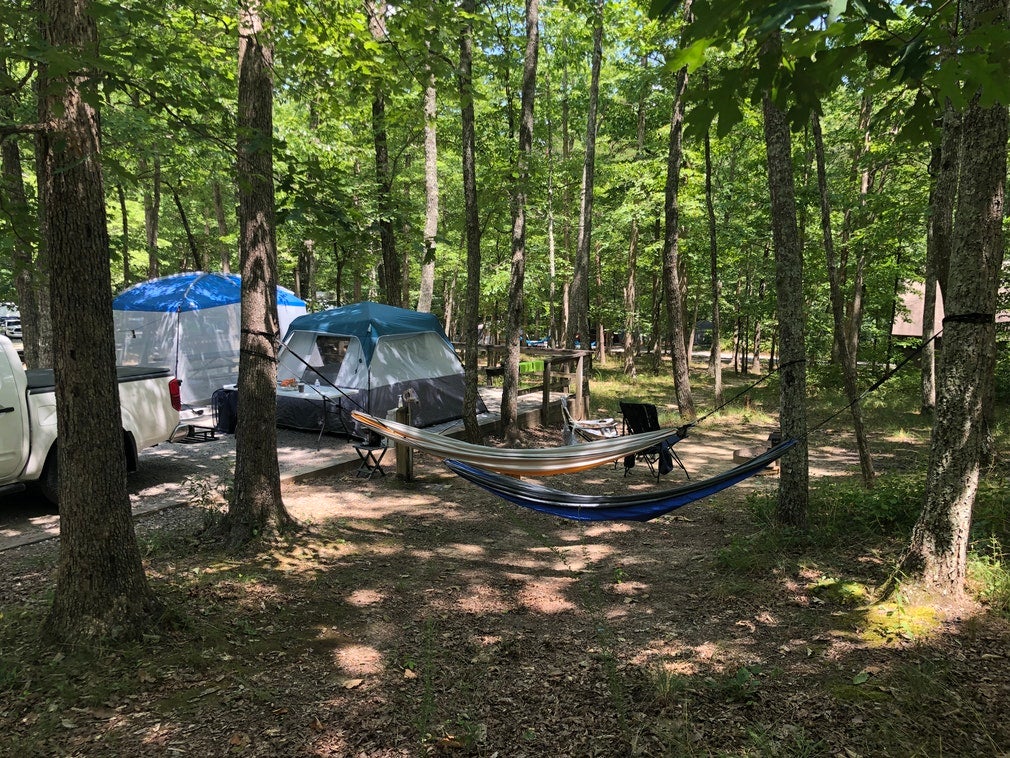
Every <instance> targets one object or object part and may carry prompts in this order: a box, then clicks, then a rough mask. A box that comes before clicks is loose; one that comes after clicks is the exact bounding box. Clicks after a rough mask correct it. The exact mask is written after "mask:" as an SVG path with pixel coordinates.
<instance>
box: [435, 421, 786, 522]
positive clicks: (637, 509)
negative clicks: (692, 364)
mask: <svg viewBox="0 0 1010 758" xmlns="http://www.w3.org/2000/svg"><path fill="white" fill-rule="evenodd" d="M796 442H797V441H796V440H793V439H791V440H786V441H785V442H781V443H779V444H778V445H775V446H774V447H773V448H771V449H770V450H767V451H766V452H764V453H762V454H761V455H759V456H757V457H755V458H752V459H751V460H749V461H747V462H746V463H742V464H740V465H739V466H737V467H735V468H732V469H730V470H729V471H725V472H723V473H722V474H719V475H717V476H713V477H710V478H709V479H704V480H702V481H698V482H689V483H687V484H684V485H681V486H679V487H673V488H672V489H666V490H660V491H654V492H643V493H631V494H624V495H582V494H576V493H572V492H564V491H563V490H556V489H551V488H550V487H544V486H542V485H539V484H533V483H532V482H524V481H520V480H518V479H515V478H513V477H509V476H502V475H501V474H495V473H493V472H491V471H486V470H485V469H482V468H478V467H477V466H472V465H470V464H467V463H461V462H460V461H456V460H451V459H450V460H446V461H445V465H446V466H448V467H449V469H450V470H451V471H452V472H453V473H455V474H458V475H459V476H461V477H463V478H464V479H466V480H468V481H470V482H472V483H474V484H476V485H477V486H478V487H482V488H483V489H485V490H487V491H488V492H490V493H491V494H492V495H497V496H498V497H500V498H502V499H504V500H507V501H509V502H510V503H514V504H516V505H520V506H522V507H524V508H530V509H532V510H534V511H540V512H541V513H549V514H551V515H552V516H560V517H561V518H567V519H574V520H576V521H650V520H651V519H654V518H658V517H659V516H662V515H665V514H667V513H669V512H670V511H673V510H675V509H677V508H680V507H681V506H683V505H687V504H688V503H693V502H694V501H695V500H701V499H702V498H705V497H708V496H710V495H714V494H715V493H717V492H721V491H722V490H724V489H726V488H728V487H732V486H733V485H734V484H737V483H739V482H742V481H743V480H744V479H747V478H749V477H751V476H754V475H755V474H757V473H759V472H761V471H762V470H763V469H765V468H767V467H768V466H770V465H771V464H772V463H774V462H775V461H777V460H778V459H779V458H781V457H782V455H783V454H784V453H785V452H786V451H787V450H788V449H789V448H791V447H792V446H793V445H795V444H796Z"/></svg>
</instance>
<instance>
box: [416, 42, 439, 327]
mask: <svg viewBox="0 0 1010 758" xmlns="http://www.w3.org/2000/svg"><path fill="white" fill-rule="evenodd" d="M425 50H426V51H427V53H428V58H427V59H426V60H425V73H426V74H427V86H426V87H425V89H424V258H423V259H422V260H421V282H420V286H419V292H418V296H417V310H418V311H419V312H421V313H429V312H430V311H431V300H432V295H433V293H434V291H435V249H436V245H437V242H436V238H437V236H438V134H437V129H436V117H437V115H438V109H437V98H436V91H435V72H434V70H433V69H432V67H431V50H430V44H429V43H428V42H425Z"/></svg>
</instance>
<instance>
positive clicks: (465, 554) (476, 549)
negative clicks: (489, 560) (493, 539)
mask: <svg viewBox="0 0 1010 758" xmlns="http://www.w3.org/2000/svg"><path fill="white" fill-rule="evenodd" d="M438 553H439V555H440V556H441V557H443V558H451V557H455V558H481V557H483V556H484V555H485V554H486V551H485V550H484V548H482V547H481V546H480V545H473V544H467V543H465V542H455V543H452V544H450V545H445V546H443V547H441V548H439V550H438Z"/></svg>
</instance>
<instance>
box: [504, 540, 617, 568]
mask: <svg viewBox="0 0 1010 758" xmlns="http://www.w3.org/2000/svg"><path fill="white" fill-rule="evenodd" d="M529 552H530V553H533V554H534V555H538V556H540V557H541V558H543V559H545V560H544V561H543V562H541V563H539V564H538V565H544V564H546V565H549V566H550V568H551V570H552V571H566V570H568V571H585V570H586V569H588V568H589V567H590V566H592V565H594V564H597V563H602V562H603V561H604V560H606V559H607V558H609V557H611V556H612V555H613V554H614V547H613V546H612V545H599V544H592V545H579V546H578V547H567V546H566V547H564V548H561V549H556V548H549V547H535V548H531V549H530V550H529ZM552 558H553V559H556V560H554V561H550V559H552ZM516 565H518V566H522V565H523V562H522V561H516ZM528 567H530V568H532V567H533V566H528Z"/></svg>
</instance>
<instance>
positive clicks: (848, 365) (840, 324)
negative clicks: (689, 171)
mask: <svg viewBox="0 0 1010 758" xmlns="http://www.w3.org/2000/svg"><path fill="white" fill-rule="evenodd" d="M810 125H811V129H812V132H813V137H814V156H815V160H816V163H817V189H818V193H819V195H820V203H821V232H822V233H823V236H824V255H825V258H826V262H827V269H828V290H829V294H830V299H831V317H832V323H833V325H834V334H835V345H836V346H837V349H838V357H839V362H840V363H841V366H842V382H843V384H844V385H845V396H846V399H847V400H848V401H849V411H850V412H851V413H852V429H853V432H854V434H855V436H856V450H857V451H858V453H859V469H860V471H861V472H862V475H863V485H864V486H866V487H872V486H873V479H874V477H875V476H876V473H875V472H874V470H873V459H872V458H871V457H870V446H869V444H868V442H867V439H866V428H865V427H864V425H863V410H862V406H861V405H860V402H859V387H858V385H857V373H856V356H855V355H854V354H853V353H852V349H853V345H852V342H851V341H850V340H849V339H847V337H846V334H845V303H844V302H843V296H842V289H841V287H840V286H839V282H838V279H839V277H838V268H837V266H838V262H837V260H836V259H835V243H834V238H833V237H832V234H831V203H830V201H829V199H828V178H827V171H826V169H825V165H824V135H823V133H822V132H821V120H820V117H818V115H817V113H811V114H810Z"/></svg>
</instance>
